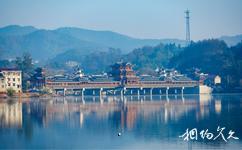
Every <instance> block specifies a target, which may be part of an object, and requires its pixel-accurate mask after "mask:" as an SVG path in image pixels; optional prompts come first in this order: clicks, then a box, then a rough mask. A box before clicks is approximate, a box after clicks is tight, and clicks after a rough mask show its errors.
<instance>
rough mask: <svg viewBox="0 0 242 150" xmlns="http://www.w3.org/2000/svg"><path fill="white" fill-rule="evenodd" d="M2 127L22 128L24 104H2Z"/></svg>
mask: <svg viewBox="0 0 242 150" xmlns="http://www.w3.org/2000/svg"><path fill="white" fill-rule="evenodd" d="M0 127H17V128H21V127H22V103H17V102H16V103H13V104H8V103H0Z"/></svg>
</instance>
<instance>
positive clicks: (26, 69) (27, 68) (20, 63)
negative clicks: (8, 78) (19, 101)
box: [0, 53, 35, 90]
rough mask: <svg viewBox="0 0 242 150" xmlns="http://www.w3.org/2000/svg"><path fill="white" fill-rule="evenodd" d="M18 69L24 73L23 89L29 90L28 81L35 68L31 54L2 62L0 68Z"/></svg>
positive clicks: (0, 61)
mask: <svg viewBox="0 0 242 150" xmlns="http://www.w3.org/2000/svg"><path fill="white" fill-rule="evenodd" d="M5 67H7V68H16V69H19V70H21V71H22V87H23V90H26V89H28V86H29V85H28V84H29V83H28V80H29V79H30V77H31V75H32V74H33V73H34V69H35V66H34V64H33V60H32V57H31V55H30V54H29V53H24V54H23V55H22V56H21V57H16V58H15V59H14V60H11V61H8V60H0V68H5Z"/></svg>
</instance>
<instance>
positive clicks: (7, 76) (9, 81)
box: [0, 68, 22, 92]
mask: <svg viewBox="0 0 242 150" xmlns="http://www.w3.org/2000/svg"><path fill="white" fill-rule="evenodd" d="M0 73H1V74H2V75H1V76H2V77H1V82H2V81H3V78H4V82H5V86H3V84H2V83H1V85H2V86H1V90H3V91H5V92H6V90H7V89H9V88H12V89H13V90H14V91H15V92H22V79H21V76H22V75H21V71H20V70H17V69H10V68H0Z"/></svg>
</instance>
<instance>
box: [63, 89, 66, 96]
mask: <svg viewBox="0 0 242 150" xmlns="http://www.w3.org/2000/svg"><path fill="white" fill-rule="evenodd" d="M63 95H64V96H66V88H64V89H63Z"/></svg>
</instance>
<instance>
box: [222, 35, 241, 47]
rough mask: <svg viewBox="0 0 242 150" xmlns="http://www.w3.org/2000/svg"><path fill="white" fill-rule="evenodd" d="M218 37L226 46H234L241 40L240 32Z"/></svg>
mask: <svg viewBox="0 0 242 150" xmlns="http://www.w3.org/2000/svg"><path fill="white" fill-rule="evenodd" d="M219 39H220V40H223V41H225V43H226V44H227V45H228V46H234V45H236V44H238V43H239V42H241V41H242V34H240V35H235V36H222V37H220V38H219Z"/></svg>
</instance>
